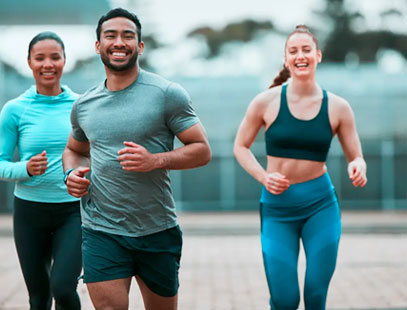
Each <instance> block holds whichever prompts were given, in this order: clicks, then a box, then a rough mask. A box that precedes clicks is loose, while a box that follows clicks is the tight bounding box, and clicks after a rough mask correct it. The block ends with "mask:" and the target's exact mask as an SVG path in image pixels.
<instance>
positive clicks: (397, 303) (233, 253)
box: [0, 212, 407, 310]
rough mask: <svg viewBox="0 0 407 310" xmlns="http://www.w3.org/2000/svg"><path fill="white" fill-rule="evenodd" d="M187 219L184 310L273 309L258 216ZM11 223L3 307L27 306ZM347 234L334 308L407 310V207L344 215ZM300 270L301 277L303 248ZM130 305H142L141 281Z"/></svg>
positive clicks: (2, 220)
mask: <svg viewBox="0 0 407 310" xmlns="http://www.w3.org/2000/svg"><path fill="white" fill-rule="evenodd" d="M180 224H181V227H182V228H183V231H184V249H183V258H182V262H181V265H182V267H181V268H182V269H181V274H180V278H181V279H180V280H181V288H180V292H179V293H180V297H179V309H180V310H266V309H268V308H267V303H268V291H267V284H266V279H265V276H264V271H263V263H262V260H261V250H260V241H259V236H258V230H259V219H258V214H256V213H233V214H231V213H227V214H219V213H216V214H181V215H180ZM11 225H12V224H11V218H10V216H0V309H1V310H12V309H13V310H27V309H28V303H27V292H26V289H25V286H24V283H23V279H22V275H21V271H20V269H19V266H18V261H17V257H16V253H15V248H14V243H13V239H12V236H11V229H12V226H11ZM343 232H344V234H343V236H342V240H341V244H340V254H339V258H338V265H337V269H336V272H335V275H334V277H333V279H332V282H331V286H330V291H329V295H328V305H327V309H329V310H345V309H346V310H351V309H355V310H367V309H369V310H379V309H380V310H382V309H386V310H390V309H391V310H396V309H397V310H402V309H403V310H407V212H402V213H374V212H370V213H366V212H362V213H349V212H348V213H343ZM299 270H300V282H301V283H302V282H303V278H304V256H303V252H301V257H300V263H299ZM78 289H79V292H80V295H81V300H82V305H83V308H82V309H83V310H91V309H92V305H91V302H90V300H89V297H88V295H87V291H86V287H85V285H84V284H83V283H82V282H81V283H80V284H79V288H78ZM130 309H132V310H133V309H136V310H141V309H143V306H142V301H141V297H140V295H139V293H138V291H137V285H136V283H135V282H134V283H133V286H132V289H131V300H130ZM300 309H304V307H303V304H302V303H301V306H300Z"/></svg>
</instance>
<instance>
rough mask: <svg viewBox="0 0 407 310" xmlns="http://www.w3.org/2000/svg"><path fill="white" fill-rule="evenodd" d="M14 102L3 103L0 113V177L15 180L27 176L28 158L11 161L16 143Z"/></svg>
mask: <svg viewBox="0 0 407 310" xmlns="http://www.w3.org/2000/svg"><path fill="white" fill-rule="evenodd" d="M17 110H18V109H17V107H16V105H15V104H6V105H4V107H3V109H2V111H1V113H0V179H1V180H4V181H17V180H23V179H27V178H29V175H28V172H27V162H28V160H24V161H18V162H13V154H14V150H15V148H16V146H17V143H18V123H19V120H20V116H19V113H18V111H17Z"/></svg>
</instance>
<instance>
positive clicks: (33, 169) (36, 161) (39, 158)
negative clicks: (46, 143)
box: [27, 151, 48, 176]
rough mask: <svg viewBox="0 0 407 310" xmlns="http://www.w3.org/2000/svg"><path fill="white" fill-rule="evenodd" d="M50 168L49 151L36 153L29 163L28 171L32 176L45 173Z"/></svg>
mask: <svg viewBox="0 0 407 310" xmlns="http://www.w3.org/2000/svg"><path fill="white" fill-rule="evenodd" d="M47 169H48V158H47V151H42V153H41V154H37V155H34V156H33V157H31V158H30V160H29V161H28V163H27V172H28V174H29V175H30V176H33V175H41V174H44V173H45V171H46V170H47Z"/></svg>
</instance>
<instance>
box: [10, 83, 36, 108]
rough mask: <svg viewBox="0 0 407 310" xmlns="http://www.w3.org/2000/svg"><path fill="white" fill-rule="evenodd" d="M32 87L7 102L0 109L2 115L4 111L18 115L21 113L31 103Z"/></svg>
mask: <svg viewBox="0 0 407 310" xmlns="http://www.w3.org/2000/svg"><path fill="white" fill-rule="evenodd" d="M33 87H34V86H32V87H30V88H29V89H27V90H26V91H25V92H23V93H22V94H20V95H19V96H18V97H16V98H13V99H11V100H9V101H7V102H6V103H5V104H4V106H3V108H2V111H3V113H5V112H6V111H7V112H8V113H18V112H21V111H23V110H24V109H25V108H26V107H27V106H28V105H29V104H30V103H31V101H32V95H31V93H32V88H33Z"/></svg>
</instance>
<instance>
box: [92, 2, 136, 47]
mask: <svg viewBox="0 0 407 310" xmlns="http://www.w3.org/2000/svg"><path fill="white" fill-rule="evenodd" d="M115 17H124V18H127V19H130V20H131V21H132V22H133V23H135V24H136V28H137V38H138V41H139V42H141V24H140V20H139V19H138V17H137V16H136V15H135V14H133V13H130V12H129V11H127V10H125V9H122V8H115V9H112V10H110V11H109V12H107V13H106V14H105V15H103V16H102V17H101V18H100V19H99V22H98V26H97V28H96V38H97V40H98V41H100V33H101V31H102V24H103V23H104V22H105V21H107V20H109V19H112V18H115Z"/></svg>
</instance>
